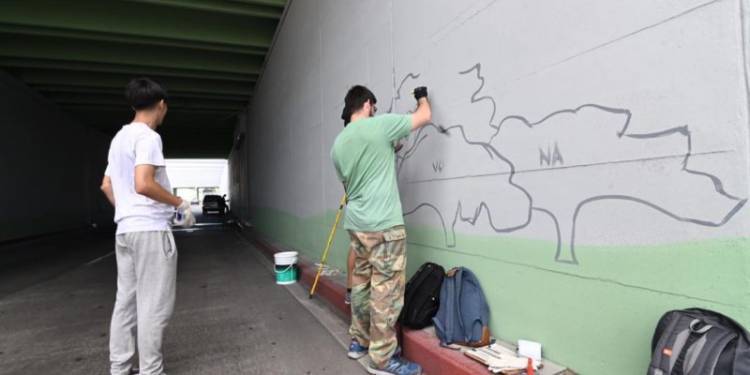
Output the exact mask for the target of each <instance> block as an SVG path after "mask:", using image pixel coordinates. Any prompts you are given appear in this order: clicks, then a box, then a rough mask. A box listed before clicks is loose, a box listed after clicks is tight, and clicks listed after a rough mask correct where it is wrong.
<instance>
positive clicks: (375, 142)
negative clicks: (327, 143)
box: [331, 86, 432, 375]
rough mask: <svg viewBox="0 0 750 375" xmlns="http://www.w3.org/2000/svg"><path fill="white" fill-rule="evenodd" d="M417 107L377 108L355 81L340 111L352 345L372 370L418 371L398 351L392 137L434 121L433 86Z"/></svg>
mask: <svg viewBox="0 0 750 375" xmlns="http://www.w3.org/2000/svg"><path fill="white" fill-rule="evenodd" d="M414 97H415V99H417V109H416V110H415V111H414V113H412V114H409V115H397V114H386V115H381V116H374V115H375V112H376V111H377V107H376V106H375V104H376V102H377V99H376V98H375V95H373V93H372V92H371V91H370V90H369V89H367V88H366V87H364V86H354V87H352V88H351V89H350V90H349V92H348V93H347V94H346V98H345V99H344V111H343V113H342V115H341V117H342V119H344V121H345V122H346V121H347V120H349V123H348V125H347V126H346V127H345V128H344V130H343V131H341V133H340V134H339V135H338V136H337V137H336V140H335V141H334V143H333V148H332V149H331V159H333V164H334V167H335V169H336V174H337V175H338V177H339V179H340V180H341V181H342V182H343V184H344V189H345V190H346V194H347V196H348V198H349V202H348V204H347V209H346V216H345V218H344V228H345V229H347V230H348V231H349V235H350V237H351V244H350V247H351V250H352V251H353V252H354V253H355V255H356V259H355V266H354V272H353V274H352V294H351V307H352V324H351V326H350V327H349V333H350V334H351V336H352V342H351V344H350V346H349V353H348V356H349V357H350V358H352V359H359V358H361V357H363V356H365V355H367V354H368V353H369V355H370V359H371V360H372V361H371V362H372V363H371V364H370V366H369V367H368V371H369V372H370V373H371V374H376V375H381V374H382V375H386V374H398V375H412V374H420V373H421V372H422V369H421V367H420V366H419V365H417V364H415V363H412V362H409V361H407V360H406V359H404V358H402V357H401V356H400V355H399V354H398V340H397V338H396V330H395V324H396V321H397V320H398V316H399V314H400V313H401V308H402V307H403V304H404V286H405V284H406V277H405V275H404V272H405V269H406V230H405V229H404V218H403V212H402V211H401V198H400V196H399V192H398V184H397V180H396V156H395V154H394V152H393V144H394V142H397V141H399V140H400V139H403V138H406V137H407V136H408V135H409V133H410V132H411V131H413V130H417V129H419V128H421V127H423V126H425V125H427V124H428V123H429V122H430V121H431V117H432V112H431V109H430V103H429V101H428V100H427V88H426V87H418V88H416V89H414Z"/></svg>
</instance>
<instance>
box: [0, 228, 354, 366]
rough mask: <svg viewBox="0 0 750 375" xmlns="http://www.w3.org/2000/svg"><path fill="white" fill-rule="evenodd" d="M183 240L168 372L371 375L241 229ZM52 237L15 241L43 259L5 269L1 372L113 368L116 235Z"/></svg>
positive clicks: (180, 235) (0, 276) (204, 231)
mask: <svg viewBox="0 0 750 375" xmlns="http://www.w3.org/2000/svg"><path fill="white" fill-rule="evenodd" d="M214 221H215V220H214ZM175 237H176V241H177V247H178V251H179V266H178V267H179V268H178V280H177V282H178V293H177V304H176V307H175V314H174V316H173V317H172V322H171V324H170V326H169V327H168V329H167V332H166V335H165V347H164V356H165V365H166V371H167V372H168V373H169V374H170V375H172V374H361V373H364V370H363V369H362V367H361V366H360V365H359V364H358V363H357V362H354V361H350V360H348V359H347V358H346V354H345V349H344V348H343V347H342V345H341V343H340V342H337V341H336V339H335V338H334V337H333V336H332V335H331V334H330V333H329V331H328V330H326V329H325V328H324V327H323V326H322V325H321V323H320V322H319V321H318V320H317V319H316V318H315V317H313V316H312V315H311V314H310V313H309V312H308V310H307V309H305V308H304V307H303V306H302V305H301V304H300V303H299V302H298V301H297V300H296V299H295V298H294V297H293V296H292V294H291V293H289V290H288V289H287V288H285V287H280V286H277V285H276V284H275V283H274V278H273V274H272V273H271V272H270V270H268V268H266V267H264V266H263V265H262V264H261V262H260V261H259V260H258V257H257V254H256V253H254V252H255V251H256V250H255V249H253V248H252V247H251V246H250V245H249V244H248V242H247V241H245V240H243V239H242V238H241V237H240V236H239V235H238V234H237V233H235V231H234V229H232V228H230V227H228V226H222V225H214V226H203V227H201V229H200V230H197V231H194V232H184V231H183V232H177V233H175ZM45 241H46V240H41V241H32V242H30V243H26V244H16V245H13V249H15V250H13V251H14V254H24V253H25V254H37V253H38V254H41V255H35V256H25V260H24V259H19V260H17V261H15V262H6V263H5V264H2V265H0V266H1V267H0V285H3V286H4V288H2V289H0V293H2V294H0V374H66V373H75V374H105V373H107V370H108V329H109V319H110V314H111V311H112V305H113V302H114V295H115V288H116V284H115V278H116V268H115V258H114V256H111V255H109V256H108V255H106V254H108V253H110V252H111V249H112V248H113V242H112V237H111V236H101V235H99V236H87V237H83V236H80V235H79V236H78V237H75V236H74V237H73V238H67V237H65V236H57V237H56V238H55V241H53V242H54V243H55V244H54V245H50V244H49V241H47V242H45ZM24 247H25V248H26V251H24V250H23V248H24ZM47 247H51V248H54V249H56V250H55V251H54V252H52V251H51V250H50V249H46V248H47ZM45 249H46V250H45ZM0 252H2V253H5V250H4V249H2V248H0ZM68 253H70V254H71V255H70V256H66V254H68ZM44 254H46V255H47V256H48V257H50V258H47V257H45V256H42V255H44ZM52 254H54V256H53V255H52ZM21 258H24V257H23V256H22V257H21ZM45 259H46V260H45ZM54 259H57V262H55V261H54ZM55 265H57V266H55Z"/></svg>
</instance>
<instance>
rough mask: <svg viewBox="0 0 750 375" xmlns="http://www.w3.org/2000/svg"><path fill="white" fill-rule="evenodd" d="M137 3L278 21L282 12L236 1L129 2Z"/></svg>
mask: <svg viewBox="0 0 750 375" xmlns="http://www.w3.org/2000/svg"><path fill="white" fill-rule="evenodd" d="M130 1H133V2H139V3H148V4H154V5H162V6H170V7H177V8H185V9H193V10H199V11H205V12H217V13H224V14H232V15H241V16H250V17H262V18H270V19H275V20H278V19H279V18H281V13H282V11H283V10H284V5H283V4H282V5H281V7H279V6H278V4H274V3H273V2H270V3H266V4H263V2H250V3H243V2H238V1H222V0H130Z"/></svg>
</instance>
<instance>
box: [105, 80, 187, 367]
mask: <svg viewBox="0 0 750 375" xmlns="http://www.w3.org/2000/svg"><path fill="white" fill-rule="evenodd" d="M125 98H126V99H127V101H128V103H129V104H130V106H131V107H132V108H133V110H134V111H135V118H134V119H133V122H131V123H130V124H128V125H125V126H123V127H122V129H120V131H119V132H117V135H115V137H114V138H113V139H112V143H111V144H110V147H109V157H108V162H109V164H108V165H107V170H106V171H105V172H104V178H103V180H102V186H101V188H102V191H103V192H104V194H105V195H106V196H107V199H109V201H110V202H111V203H112V205H113V206H115V223H117V235H116V239H115V253H116V257H117V299H116V301H115V307H114V310H113V312H112V323H111V326H110V337H109V351H110V356H109V358H110V372H111V374H112V375H127V374H129V373H131V371H135V370H134V368H133V363H132V361H133V358H134V356H135V352H136V348H137V350H138V357H139V364H140V374H142V375H162V374H164V364H163V359H162V353H161V349H162V336H163V332H164V328H165V327H166V326H167V323H168V322H169V318H170V317H171V315H172V311H173V309H174V300H175V286H176V285H175V284H176V278H177V248H176V247H175V243H174V237H173V236H172V232H171V230H170V222H171V221H173V217H176V219H175V220H174V223H175V224H176V225H183V226H192V225H193V224H195V219H194V218H193V215H192V213H191V212H190V203H188V202H186V201H184V200H182V198H180V197H178V196H175V195H173V194H171V193H170V191H171V190H172V188H171V186H170V184H169V179H168V178H167V172H166V169H165V164H164V155H163V154H162V145H161V137H160V136H159V134H158V133H157V132H156V131H155V129H156V128H157V127H158V126H159V125H161V123H162V122H163V121H164V116H165V115H166V114H167V103H166V101H165V100H166V98H167V93H166V90H165V89H164V88H162V87H161V86H160V85H159V84H158V83H156V82H154V81H152V80H150V79H148V78H136V79H133V80H132V81H130V83H128V85H127V87H126V88H125ZM175 210H176V212H175ZM136 333H137V334H136ZM136 340H137V345H136Z"/></svg>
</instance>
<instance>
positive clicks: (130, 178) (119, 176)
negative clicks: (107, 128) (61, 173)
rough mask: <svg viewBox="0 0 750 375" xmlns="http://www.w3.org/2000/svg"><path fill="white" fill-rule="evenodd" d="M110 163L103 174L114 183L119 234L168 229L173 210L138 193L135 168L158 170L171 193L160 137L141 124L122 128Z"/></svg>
mask: <svg viewBox="0 0 750 375" xmlns="http://www.w3.org/2000/svg"><path fill="white" fill-rule="evenodd" d="M108 161H109V164H108V165H107V170H106V171H105V172H104V174H105V175H107V176H109V178H110V179H111V180H112V190H113V192H114V195H115V223H117V234H121V233H128V232H147V231H162V230H169V221H170V220H171V219H172V215H173V214H174V207H172V206H170V205H168V204H164V203H159V202H157V201H155V200H153V199H151V198H148V197H146V196H144V195H140V194H138V193H136V192H135V166H136V165H142V164H150V165H153V166H154V167H156V173H155V175H154V178H155V180H156V182H157V183H158V184H159V185H161V186H162V187H163V188H164V189H166V190H167V191H170V192H171V191H172V187H171V185H170V184H169V178H168V177H167V171H166V168H165V164H164V155H163V154H162V146H161V137H160V136H159V134H158V133H157V132H155V131H153V130H152V129H151V128H149V127H148V125H146V124H144V123H141V122H134V123H132V124H128V125H125V126H123V127H122V129H120V131H119V132H117V135H115V137H114V138H113V139H112V143H111V144H110V146H109V157H108Z"/></svg>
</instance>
